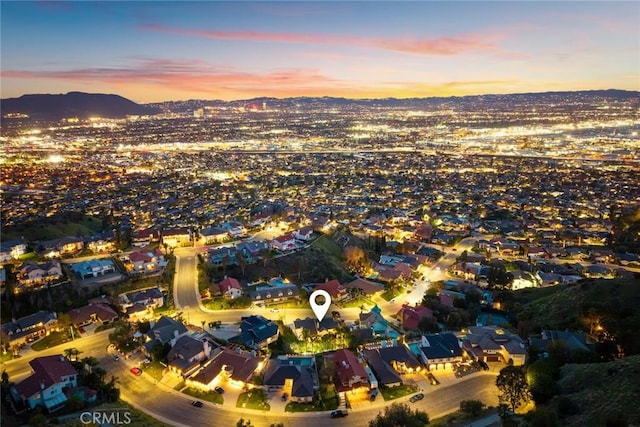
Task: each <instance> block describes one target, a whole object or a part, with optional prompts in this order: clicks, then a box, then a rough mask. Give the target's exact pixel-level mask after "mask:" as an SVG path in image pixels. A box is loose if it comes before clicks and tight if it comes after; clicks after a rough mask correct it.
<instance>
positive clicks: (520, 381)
mask: <svg viewBox="0 0 640 427" xmlns="http://www.w3.org/2000/svg"><path fill="white" fill-rule="evenodd" d="M496 387H498V390H499V391H500V396H499V399H500V401H501V402H506V403H508V404H509V405H510V406H511V410H512V411H514V412H515V410H516V408H517V407H518V406H520V405H521V404H524V403H527V402H528V401H529V400H530V399H531V393H530V392H529V386H528V385H527V378H526V376H525V374H524V371H523V370H522V368H520V367H518V366H511V365H509V366H506V367H504V368H502V370H500V374H499V375H498V377H497V378H496Z"/></svg>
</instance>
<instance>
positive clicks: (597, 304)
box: [501, 278, 640, 355]
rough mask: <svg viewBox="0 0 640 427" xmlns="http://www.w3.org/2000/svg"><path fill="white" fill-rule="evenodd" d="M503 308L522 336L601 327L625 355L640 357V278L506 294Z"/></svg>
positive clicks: (592, 282) (590, 330) (596, 281)
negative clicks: (513, 320) (542, 332)
mask: <svg viewBox="0 0 640 427" xmlns="http://www.w3.org/2000/svg"><path fill="white" fill-rule="evenodd" d="M501 298H504V305H505V307H506V309H507V310H510V311H513V312H514V313H515V314H516V317H517V319H518V325H517V326H518V331H519V333H520V334H521V335H522V336H527V335H529V334H535V333H539V332H540V331H541V330H542V329H556V330H565V329H569V330H575V331H584V332H587V333H588V332H593V331H592V327H593V325H594V324H599V325H601V326H602V327H603V328H604V329H603V330H602V332H606V333H607V334H609V335H610V336H612V337H614V339H615V341H616V342H617V343H619V344H621V345H622V346H623V348H624V350H625V354H627V355H632V354H640V336H639V335H637V333H636V332H635V331H638V330H639V328H640V278H632V279H614V280H604V279H603V280H586V281H584V282H583V283H579V284H575V285H559V286H553V287H548V288H530V289H524V290H521V291H517V292H509V293H505V294H503V295H502V296H501Z"/></svg>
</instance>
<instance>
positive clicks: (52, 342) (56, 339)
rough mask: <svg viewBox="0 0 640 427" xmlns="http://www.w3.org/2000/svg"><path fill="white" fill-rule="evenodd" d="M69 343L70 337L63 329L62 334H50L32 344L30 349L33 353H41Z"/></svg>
mask: <svg viewBox="0 0 640 427" xmlns="http://www.w3.org/2000/svg"><path fill="white" fill-rule="evenodd" d="M69 341H71V337H70V336H69V333H68V332H67V330H66V329H65V330H64V331H63V332H52V333H51V334H49V335H47V336H46V337H44V338H42V339H41V340H39V341H38V342H36V343H35V344H33V345H32V346H31V348H33V349H34V350H35V351H42V350H46V349H48V348H51V347H55V346H57V345H60V344H62V343H65V342H69Z"/></svg>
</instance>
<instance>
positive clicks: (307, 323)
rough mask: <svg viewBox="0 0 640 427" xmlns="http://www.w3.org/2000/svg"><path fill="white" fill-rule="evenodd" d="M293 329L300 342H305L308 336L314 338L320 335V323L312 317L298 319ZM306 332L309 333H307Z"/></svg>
mask: <svg viewBox="0 0 640 427" xmlns="http://www.w3.org/2000/svg"><path fill="white" fill-rule="evenodd" d="M291 329H292V330H293V333H294V334H296V337H298V339H299V340H304V339H305V338H307V336H308V337H314V336H316V335H317V334H318V321H317V319H312V318H311V317H306V318H304V319H296V320H294V321H293V328H291ZM305 331H307V332H306V333H305Z"/></svg>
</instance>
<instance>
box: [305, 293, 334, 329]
mask: <svg viewBox="0 0 640 427" xmlns="http://www.w3.org/2000/svg"><path fill="white" fill-rule="evenodd" d="M320 295H322V296H323V297H324V303H322V304H318V303H317V302H316V298H318V297H319V296H320ZM309 304H310V305H311V310H313V314H315V315H316V317H317V318H318V322H322V319H324V316H325V314H327V311H329V306H330V305H331V295H329V292H327V291H325V290H322V289H318V290H316V291H313V292H312V293H311V295H310V296H309Z"/></svg>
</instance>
